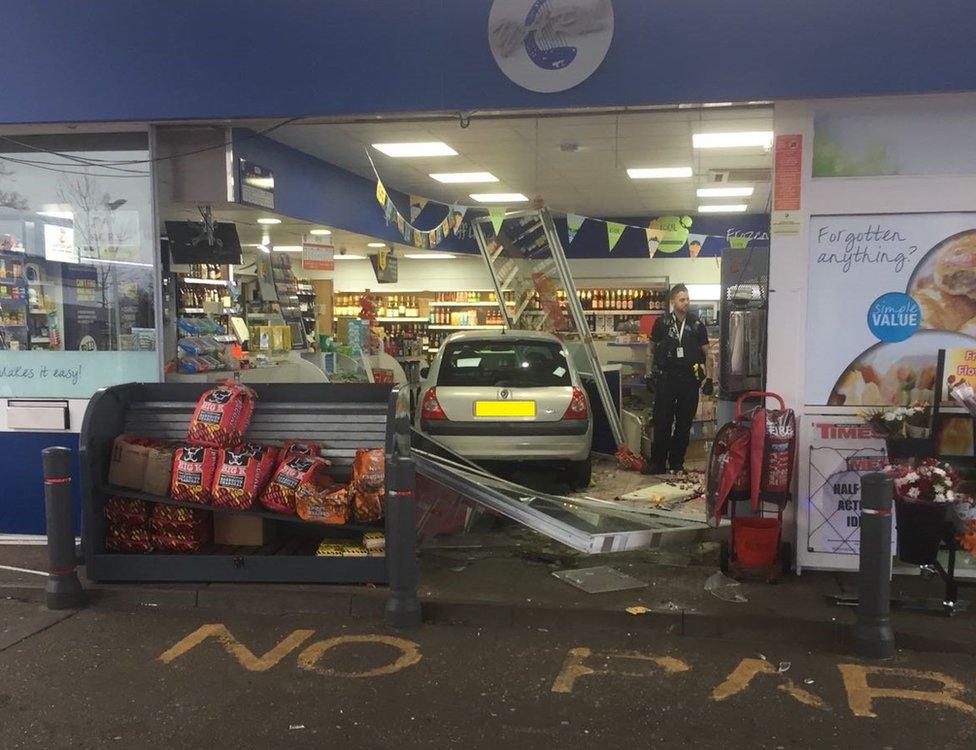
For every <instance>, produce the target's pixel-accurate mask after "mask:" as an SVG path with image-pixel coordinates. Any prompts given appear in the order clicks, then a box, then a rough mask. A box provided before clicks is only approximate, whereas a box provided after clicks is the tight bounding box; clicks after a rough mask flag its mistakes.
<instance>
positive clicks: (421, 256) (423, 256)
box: [403, 253, 454, 260]
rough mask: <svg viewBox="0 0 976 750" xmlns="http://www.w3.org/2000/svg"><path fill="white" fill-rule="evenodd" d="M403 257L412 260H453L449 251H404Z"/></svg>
mask: <svg viewBox="0 0 976 750" xmlns="http://www.w3.org/2000/svg"><path fill="white" fill-rule="evenodd" d="M403 257H404V258H412V259H413V260H454V256H453V255H451V254H450V253H404V255H403Z"/></svg>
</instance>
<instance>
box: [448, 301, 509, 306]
mask: <svg viewBox="0 0 976 750" xmlns="http://www.w3.org/2000/svg"><path fill="white" fill-rule="evenodd" d="M505 304H506V305H512V306H514V305H515V303H514V302H513V301H511V300H505ZM430 306H431V307H498V303H497V302H431V303H430Z"/></svg>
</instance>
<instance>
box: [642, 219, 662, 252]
mask: <svg viewBox="0 0 976 750" xmlns="http://www.w3.org/2000/svg"><path fill="white" fill-rule="evenodd" d="M644 232H645V233H646V234H647V257H648V258H653V257H654V254H655V253H656V252H657V248H658V245H660V244H661V230H660V229H658V228H657V227H649V228H648V229H645V230H644Z"/></svg>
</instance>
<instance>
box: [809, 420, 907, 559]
mask: <svg viewBox="0 0 976 750" xmlns="http://www.w3.org/2000/svg"><path fill="white" fill-rule="evenodd" d="M803 421H804V425H803V427H804V429H803V430H802V432H801V434H802V435H806V436H808V437H807V439H808V440H809V445H807V446H805V447H806V450H805V451H802V450H801V453H800V456H801V458H800V477H799V480H800V481H799V489H800V507H799V509H798V512H797V542H798V545H797V546H798V549H797V562H798V563H799V565H800V566H801V567H815V568H827V569H831V570H854V569H857V566H858V554H859V552H860V536H861V535H860V521H861V478H862V477H863V476H864V475H865V474H869V473H872V472H876V471H880V470H882V469H883V468H884V467H885V465H886V463H887V459H886V454H885V443H884V440H882V439H880V438H878V437H876V436H875V435H874V433H873V432H872V430H871V429H870V428H869V427H868V426H867V425H866V424H865V423H864V421H863V420H860V419H857V418H854V419H851V417H849V416H808V417H805V418H804V420H803ZM894 521H895V519H894V517H892V526H894ZM891 536H892V547H891V551H892V554H894V553H895V542H894V539H895V533H894V528H893V529H892V535H891Z"/></svg>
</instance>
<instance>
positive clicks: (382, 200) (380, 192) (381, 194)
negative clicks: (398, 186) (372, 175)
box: [376, 180, 387, 206]
mask: <svg viewBox="0 0 976 750" xmlns="http://www.w3.org/2000/svg"><path fill="white" fill-rule="evenodd" d="M386 198H387V195H386V188H385V187H383V181H382V180H377V181H376V202H377V203H379V204H380V205H381V206H385V205H386Z"/></svg>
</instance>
